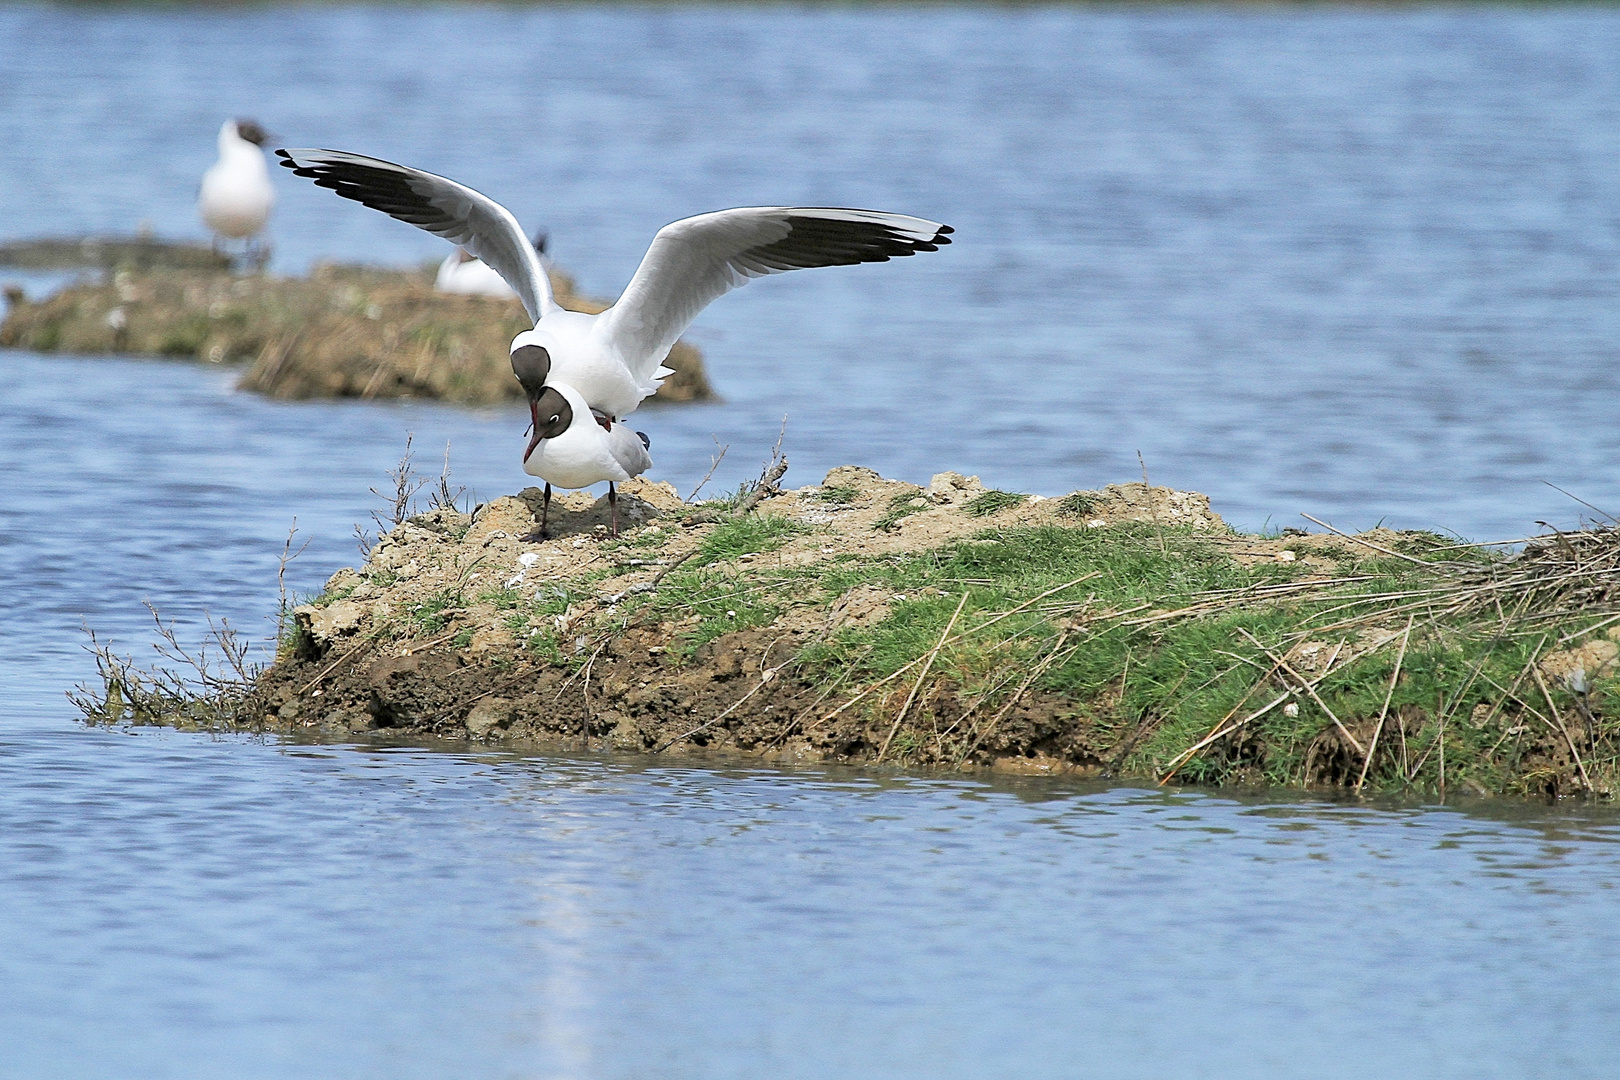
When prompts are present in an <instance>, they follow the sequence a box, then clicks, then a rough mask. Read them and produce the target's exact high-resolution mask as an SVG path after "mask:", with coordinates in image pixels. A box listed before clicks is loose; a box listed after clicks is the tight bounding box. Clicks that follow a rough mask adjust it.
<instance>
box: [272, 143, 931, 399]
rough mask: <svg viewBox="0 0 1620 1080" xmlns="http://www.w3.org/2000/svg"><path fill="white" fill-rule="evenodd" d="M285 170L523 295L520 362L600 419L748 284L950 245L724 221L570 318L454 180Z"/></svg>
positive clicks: (499, 223) (924, 237)
mask: <svg viewBox="0 0 1620 1080" xmlns="http://www.w3.org/2000/svg"><path fill="white" fill-rule="evenodd" d="M276 154H277V156H279V157H280V158H281V159H282V161H281V164H282V165H284V166H286V167H287V168H289V169H292V170H293V172H294V173H296V174H297V175H299V176H303V177H308V178H309V179H311V180H314V181H315V183H316V184H318V185H320V186H321V187H324V188H329V189H331V190H332V191H335V192H337V193H338V194H339V195H342V196H343V197H344V198H346V199H353V200H354V201H356V202H358V203H362V204H363V205H365V206H369V207H371V208H372V209H374V210H381V211H382V212H383V213H385V214H389V215H391V216H393V217H396V218H398V219H399V220H401V221H404V222H408V223H410V224H412V225H415V226H416V227H417V228H420V229H425V230H427V231H428V232H430V233H433V234H434V235H436V236H441V237H443V238H445V239H446V240H449V241H450V242H451V243H454V244H459V245H461V246H462V247H464V248H466V249H467V250H468V251H470V252H471V253H472V254H474V255H476V256H478V258H480V259H482V260H483V261H484V262H486V263H488V264H489V265H490V266H492V267H494V268H495V270H496V271H497V272H498V273H499V274H500V275H501V277H503V278H505V279H506V281H507V284H509V285H511V286H512V288H513V289H514V290H516V292H517V294H518V297H519V299H521V300H522V301H523V306H524V307H525V308H526V309H527V310H528V312H529V316H530V318H532V319H534V320H535V325H534V329H533V330H526V331H524V332H523V333H521V334H519V335H518V336H517V337H516V338H515V339H513V341H512V352H513V353H514V354H515V353H517V352H518V350H520V349H523V348H525V347H531V348H534V349H538V350H541V351H543V352H544V354H545V356H546V358H547V360H548V362H549V364H550V371H549V374H548V379H549V380H550V381H552V382H564V383H568V384H569V385H571V386H573V387H574V388H575V389H576V390H578V391H579V392H580V393H581V394H582V395H583V396H584V398H585V400H586V401H588V402H589V403H590V405H591V408H592V409H595V410H596V411H598V412H601V413H604V414H606V415H608V416H610V417H621V416H628V415H629V414H630V413H632V412H634V411H635V409H636V406H638V405H640V404H641V402H642V399H644V398H646V397H647V396H648V395H650V394H652V393H653V392H654V391H655V390H657V389H658V384H659V382H660V381H662V378H663V376H664V375H667V374H669V371H668V369H666V368H663V367H661V365H662V364H663V362H664V358H665V357H667V356H668V355H669V350H670V348H671V346H673V345H674V344H675V341H676V339H677V338H679V337H680V336H681V333H682V332H683V331H685V330H686V328H687V326H689V325H690V324H691V322H692V320H693V319H694V318H696V317H697V314H698V313H699V312H700V311H702V310H703V309H704V308H705V307H707V306H708V305H709V303H710V302H712V301H714V300H716V299H718V298H719V297H720V296H722V295H724V294H725V293H727V292H729V291H730V290H732V289H734V288H736V287H737V286H739V285H742V284H744V283H745V282H747V281H748V280H749V279H751V278H756V277H762V276H764V275H766V274H779V273H783V272H785V271H788V270H800V269H808V268H810V267H816V266H851V265H854V264H856V263H865V262H887V261H888V260H890V259H892V258H896V257H899V256H903V255H914V254H916V253H917V252H919V251H936V250H938V249H939V248H940V247H941V246H943V245H945V244H949V243H950V242H951V241H950V233H951V232H952V229H951V227H950V226H949V225H941V224H940V223H939V222H937V221H927V220H925V219H923V218H917V217H908V216H906V215H904V214H886V213H882V212H879V211H876V210H851V209H844V208H838V207H819V206H810V207H804V206H753V207H742V208H739V209H734V210H720V211H717V212H715V213H712V214H700V215H698V216H697V217H690V218H684V219H682V220H680V221H677V222H674V223H672V224H669V225H665V226H664V227H663V228H662V229H660V230H658V235H657V236H655V237H654V238H653V242H652V246H651V247H649V248H648V249H647V254H646V256H645V257H643V258H642V260H641V266H640V267H639V268H638V269H637V270H636V273H635V276H634V277H632V278H631V279H630V284H629V285H628V286H627V287H626V288H625V290H624V294H623V295H622V296H620V297H619V299H618V302H617V303H615V304H614V305H613V306H612V307H610V308H608V309H607V310H606V311H604V312H601V313H600V314H596V315H586V314H583V313H581V312H576V311H567V310H564V309H563V308H562V307H559V306H558V305H557V303H556V301H555V300H554V299H553V298H552V295H551V285H550V282H549V281H548V280H547V278H546V274H545V270H544V267H543V266H542V265H541V262H540V258H539V256H538V255H537V254H536V252H535V250H534V249H533V247H531V246H530V245H529V242H528V239H527V237H525V236H524V235H523V230H522V229H521V228H519V227H518V223H517V219H516V218H514V217H513V216H512V214H511V212H510V211H508V210H507V209H506V208H505V207H504V206H502V205H500V204H499V203H497V202H495V201H494V200H493V199H490V198H489V197H487V196H485V195H482V194H480V193H479V192H477V191H474V190H473V189H472V188H470V187H467V186H465V185H463V184H458V183H457V182H456V181H454V180H448V179H446V178H445V177H442V176H436V175H434V174H433V173H427V172H422V171H421V170H419V169H412V168H408V167H406V166H404V165H396V164H394V163H393V162H389V161H382V160H380V159H378V158H372V157H364V156H362V155H360V154H350V153H345V152H344V151H341V150H277V151H276Z"/></svg>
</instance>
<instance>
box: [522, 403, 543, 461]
mask: <svg viewBox="0 0 1620 1080" xmlns="http://www.w3.org/2000/svg"><path fill="white" fill-rule="evenodd" d="M529 416H530V418H531V420H532V427H531V428H530V430H531V431H533V432H534V436H533V437H532V438H530V439H529V448H528V449H527V450H525V451H523V460H524V461H525V462H527V461H528V460H529V455H530V454H532V453H534V448H535V447H537V446H539V445H540V403H539V402H538V401H531V402H529Z"/></svg>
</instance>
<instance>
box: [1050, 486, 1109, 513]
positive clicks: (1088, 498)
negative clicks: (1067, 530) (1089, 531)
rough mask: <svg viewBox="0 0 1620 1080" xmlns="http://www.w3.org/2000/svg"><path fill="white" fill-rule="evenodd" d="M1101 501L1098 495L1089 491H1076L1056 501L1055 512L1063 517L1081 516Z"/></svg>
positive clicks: (1089, 511)
mask: <svg viewBox="0 0 1620 1080" xmlns="http://www.w3.org/2000/svg"><path fill="white" fill-rule="evenodd" d="M1101 501H1102V500H1101V498H1100V497H1099V496H1097V495H1094V494H1092V493H1091V492H1089V491H1076V492H1075V493H1073V494H1072V495H1065V496H1063V498H1062V499H1061V500H1059V501H1058V505H1057V512H1058V513H1059V514H1060V515H1061V516H1063V517H1083V516H1085V515H1086V514H1089V513H1091V511H1092V508H1093V507H1095V506H1096V505H1097V504H1098V503H1099V502H1101Z"/></svg>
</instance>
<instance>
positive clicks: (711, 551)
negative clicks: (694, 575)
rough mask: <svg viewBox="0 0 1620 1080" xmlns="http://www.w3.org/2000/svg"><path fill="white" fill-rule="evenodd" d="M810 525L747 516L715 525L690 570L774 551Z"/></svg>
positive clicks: (775, 516)
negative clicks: (739, 557)
mask: <svg viewBox="0 0 1620 1080" xmlns="http://www.w3.org/2000/svg"><path fill="white" fill-rule="evenodd" d="M809 531H810V530H809V526H807V525H804V524H802V523H800V522H797V521H793V520H791V519H790V518H785V517H782V516H781V515H779V514H747V515H745V516H743V517H740V518H732V519H730V520H727V521H722V522H721V523H720V524H719V525H716V526H715V528H714V530H713V531H712V532H710V533H709V535H708V536H705V537H704V538H703V545H702V546H701V547H700V548H698V553H697V554H696V555H694V556H693V557H692V559H691V560H690V565H691V567H692V568H693V569H697V568H698V567H702V566H707V565H708V564H710V563H714V562H721V561H723V560H726V559H735V558H736V557H737V556H739V555H748V554H753V553H757V552H761V551H774V550H776V549H777V548H779V547H781V546H782V545H783V544H785V543H787V542H788V541H789V540H791V539H793V538H794V537H795V536H798V535H800V534H802V533H806V532H809Z"/></svg>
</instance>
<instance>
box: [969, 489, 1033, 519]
mask: <svg viewBox="0 0 1620 1080" xmlns="http://www.w3.org/2000/svg"><path fill="white" fill-rule="evenodd" d="M1028 499H1029V496H1028V495H1020V494H1018V493H1017V492H1013V491H986V492H984V493H983V494H981V495H975V496H974V497H973V498H971V499H969V500H968V501H967V502H966V503H965V504H964V505H963V507H962V509H963V510H966V511H967V512H968V513H969V514H972V515H973V516H974V517H989V516H990V515H991V514H999V513H1001V511H1003V510H1011V509H1012V508H1013V507H1015V506H1022V505H1023V504H1024V503H1025V501H1027V500H1028Z"/></svg>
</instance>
